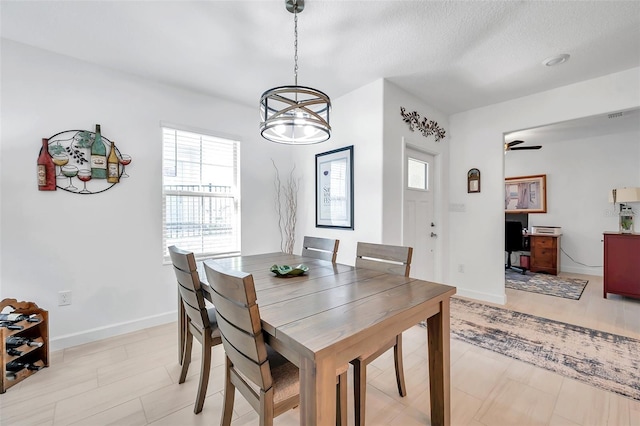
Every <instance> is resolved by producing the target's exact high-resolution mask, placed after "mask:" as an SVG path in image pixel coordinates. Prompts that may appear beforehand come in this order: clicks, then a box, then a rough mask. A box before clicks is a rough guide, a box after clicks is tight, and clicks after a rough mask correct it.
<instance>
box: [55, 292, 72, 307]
mask: <svg viewBox="0 0 640 426" xmlns="http://www.w3.org/2000/svg"><path fill="white" fill-rule="evenodd" d="M70 304H71V290H64V291H60V292H58V306H66V305H70Z"/></svg>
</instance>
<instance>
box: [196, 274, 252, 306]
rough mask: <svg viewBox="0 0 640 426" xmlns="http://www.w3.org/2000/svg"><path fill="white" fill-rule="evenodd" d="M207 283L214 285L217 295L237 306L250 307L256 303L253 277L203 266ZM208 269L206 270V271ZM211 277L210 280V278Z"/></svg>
mask: <svg viewBox="0 0 640 426" xmlns="http://www.w3.org/2000/svg"><path fill="white" fill-rule="evenodd" d="M204 266H205V271H207V272H206V274H207V281H208V282H209V284H211V283H212V282H213V281H215V283H216V288H217V289H219V291H218V293H219V294H221V295H223V296H224V297H225V298H226V299H228V300H231V301H233V303H236V304H238V305H242V306H245V307H247V306H251V305H254V304H255V303H256V289H255V286H254V284H253V276H252V275H251V274H247V273H246V272H241V271H236V270H233V269H225V268H221V267H219V266H217V265H214V266H209V265H208V264H205V265H204ZM207 268H208V269H207ZM210 277H211V278H210Z"/></svg>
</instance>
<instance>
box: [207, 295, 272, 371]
mask: <svg viewBox="0 0 640 426" xmlns="http://www.w3.org/2000/svg"><path fill="white" fill-rule="evenodd" d="M256 306H257V305H256ZM220 324H223V325H222V326H220ZM218 327H219V328H224V330H225V335H226V337H227V339H228V340H230V341H231V342H233V346H234V347H235V348H236V349H237V350H238V351H239V352H241V353H242V354H243V355H244V356H245V357H247V358H249V359H250V360H251V361H253V362H255V363H258V364H260V363H262V362H264V360H266V359H267V350H266V346H265V345H264V336H263V335H262V333H259V334H258V335H257V336H253V335H251V334H249V333H247V332H246V331H245V330H241V329H239V328H237V327H236V326H235V325H233V323H231V322H230V321H228V320H227V319H226V318H225V317H224V316H222V314H221V313H220V312H219V311H218Z"/></svg>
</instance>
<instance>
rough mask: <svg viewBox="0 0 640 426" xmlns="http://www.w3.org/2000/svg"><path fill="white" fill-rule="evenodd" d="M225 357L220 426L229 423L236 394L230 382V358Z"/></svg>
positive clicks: (225, 425) (228, 424)
mask: <svg viewBox="0 0 640 426" xmlns="http://www.w3.org/2000/svg"><path fill="white" fill-rule="evenodd" d="M225 358H226V368H225V373H224V402H223V403H222V419H221V421H220V425H221V426H230V425H231V416H233V400H234V398H235V396H236V387H235V386H233V383H231V372H230V371H229V370H231V360H230V359H229V358H227V357H225Z"/></svg>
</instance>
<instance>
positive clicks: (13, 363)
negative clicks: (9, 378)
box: [6, 359, 42, 371]
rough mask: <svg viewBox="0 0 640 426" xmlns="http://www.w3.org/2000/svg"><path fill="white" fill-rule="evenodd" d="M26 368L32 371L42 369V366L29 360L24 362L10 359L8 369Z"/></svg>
mask: <svg viewBox="0 0 640 426" xmlns="http://www.w3.org/2000/svg"><path fill="white" fill-rule="evenodd" d="M25 368H26V369H27V370H31V371H38V370H41V369H42V367H41V366H39V365H35V364H30V363H28V362H22V361H18V360H15V359H14V360H13V361H9V362H8V363H7V365H6V369H7V371H20V370H23V369H25Z"/></svg>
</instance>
